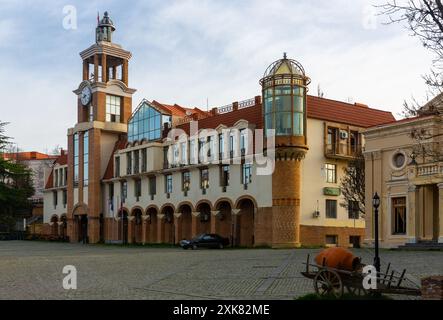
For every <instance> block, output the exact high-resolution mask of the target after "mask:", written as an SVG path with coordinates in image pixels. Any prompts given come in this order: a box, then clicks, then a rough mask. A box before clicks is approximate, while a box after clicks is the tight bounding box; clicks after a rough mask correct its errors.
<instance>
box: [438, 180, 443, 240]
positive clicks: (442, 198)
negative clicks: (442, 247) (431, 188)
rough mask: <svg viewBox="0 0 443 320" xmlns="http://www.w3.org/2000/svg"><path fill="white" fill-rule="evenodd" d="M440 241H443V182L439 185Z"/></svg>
mask: <svg viewBox="0 0 443 320" xmlns="http://www.w3.org/2000/svg"><path fill="white" fill-rule="evenodd" d="M437 186H438V242H439V243H443V183H439V184H438V185H437Z"/></svg>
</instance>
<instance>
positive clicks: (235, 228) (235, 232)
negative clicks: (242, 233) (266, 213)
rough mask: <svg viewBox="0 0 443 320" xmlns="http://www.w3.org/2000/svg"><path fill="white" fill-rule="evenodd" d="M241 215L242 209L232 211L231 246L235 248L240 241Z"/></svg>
mask: <svg viewBox="0 0 443 320" xmlns="http://www.w3.org/2000/svg"><path fill="white" fill-rule="evenodd" d="M240 213H241V209H231V220H232V221H231V234H232V236H231V239H230V241H231V245H232V246H233V247H235V246H237V245H238V242H239V239H237V238H238V233H239V232H238V228H239V226H238V222H239V219H240Z"/></svg>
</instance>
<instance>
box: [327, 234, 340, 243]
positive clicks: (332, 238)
mask: <svg viewBox="0 0 443 320" xmlns="http://www.w3.org/2000/svg"><path fill="white" fill-rule="evenodd" d="M325 243H326V244H329V245H337V244H338V237H337V235H327V236H326V238H325Z"/></svg>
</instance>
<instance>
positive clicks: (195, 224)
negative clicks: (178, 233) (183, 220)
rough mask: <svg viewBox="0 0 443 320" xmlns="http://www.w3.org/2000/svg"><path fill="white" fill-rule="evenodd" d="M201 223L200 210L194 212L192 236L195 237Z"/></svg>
mask: <svg viewBox="0 0 443 320" xmlns="http://www.w3.org/2000/svg"><path fill="white" fill-rule="evenodd" d="M199 223H200V212H198V211H196V212H192V228H191V230H192V237H195V236H196V235H197V232H198V224H199Z"/></svg>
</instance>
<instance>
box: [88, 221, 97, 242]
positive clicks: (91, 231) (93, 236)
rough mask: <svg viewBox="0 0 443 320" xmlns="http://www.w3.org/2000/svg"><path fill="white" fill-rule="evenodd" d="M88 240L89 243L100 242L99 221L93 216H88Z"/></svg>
mask: <svg viewBox="0 0 443 320" xmlns="http://www.w3.org/2000/svg"><path fill="white" fill-rule="evenodd" d="M88 240H89V243H98V242H99V241H100V219H99V218H98V217H95V216H88Z"/></svg>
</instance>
